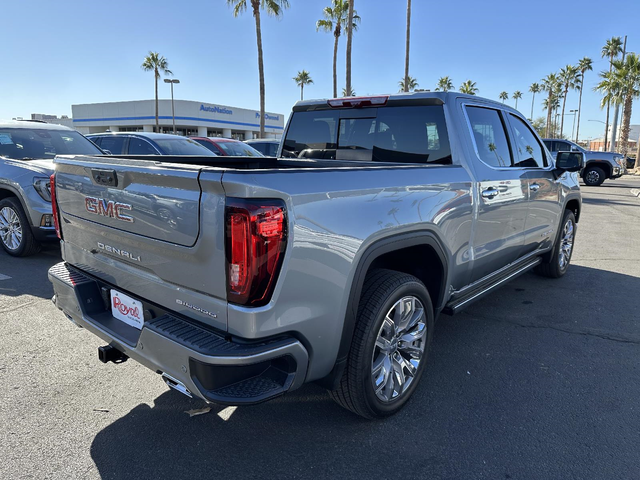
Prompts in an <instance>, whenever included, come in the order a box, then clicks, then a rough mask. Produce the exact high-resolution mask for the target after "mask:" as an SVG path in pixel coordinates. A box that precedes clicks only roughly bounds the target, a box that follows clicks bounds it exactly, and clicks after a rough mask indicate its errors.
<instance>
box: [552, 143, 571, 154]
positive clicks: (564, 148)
mask: <svg viewBox="0 0 640 480" xmlns="http://www.w3.org/2000/svg"><path fill="white" fill-rule="evenodd" d="M554 143H555V144H556V145H555V148H554V150H553V151H554V152H570V151H571V144H570V143H567V142H554Z"/></svg>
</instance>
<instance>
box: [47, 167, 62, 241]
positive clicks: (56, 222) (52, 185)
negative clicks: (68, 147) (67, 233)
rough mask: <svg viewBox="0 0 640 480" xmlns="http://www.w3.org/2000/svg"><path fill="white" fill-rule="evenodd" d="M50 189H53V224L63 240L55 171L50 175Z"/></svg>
mask: <svg viewBox="0 0 640 480" xmlns="http://www.w3.org/2000/svg"><path fill="white" fill-rule="evenodd" d="M49 189H50V190H51V210H52V213H53V225H55V227H56V233H57V234H58V238H59V239H60V240H62V232H61V231H60V217H59V215H58V202H57V201H56V174H55V173H53V174H51V176H50V177H49Z"/></svg>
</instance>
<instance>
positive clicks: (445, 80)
mask: <svg viewBox="0 0 640 480" xmlns="http://www.w3.org/2000/svg"><path fill="white" fill-rule="evenodd" d="M440 90H442V91H443V92H448V91H449V90H453V82H452V81H451V79H450V78H449V77H448V76H447V77H440V78H439V79H438V86H437V87H436V92H439V91H440Z"/></svg>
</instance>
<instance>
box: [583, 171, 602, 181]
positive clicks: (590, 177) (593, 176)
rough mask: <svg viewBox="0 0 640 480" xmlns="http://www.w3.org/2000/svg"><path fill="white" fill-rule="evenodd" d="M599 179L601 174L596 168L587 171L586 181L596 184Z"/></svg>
mask: <svg viewBox="0 0 640 480" xmlns="http://www.w3.org/2000/svg"><path fill="white" fill-rule="evenodd" d="M598 180H600V174H599V173H598V172H596V171H595V170H589V171H588V172H587V178H586V183H589V184H596V183H598Z"/></svg>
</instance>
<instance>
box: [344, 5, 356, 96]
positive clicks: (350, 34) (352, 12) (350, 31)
mask: <svg viewBox="0 0 640 480" xmlns="http://www.w3.org/2000/svg"><path fill="white" fill-rule="evenodd" d="M355 1H356V0H351V1H350V2H349V13H348V15H347V68H346V70H347V82H346V85H347V86H346V87H345V90H346V91H347V93H348V94H349V95H350V96H353V95H355V93H354V92H353V89H352V88H351V44H352V43H353V16H354V15H355V10H354V9H353V4H354V3H355Z"/></svg>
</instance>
